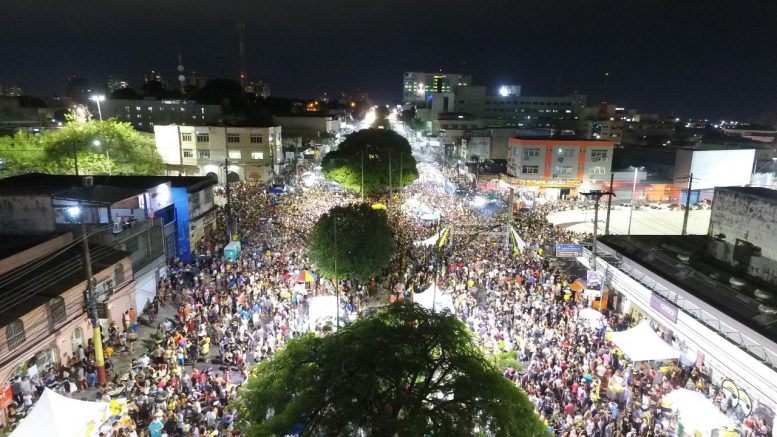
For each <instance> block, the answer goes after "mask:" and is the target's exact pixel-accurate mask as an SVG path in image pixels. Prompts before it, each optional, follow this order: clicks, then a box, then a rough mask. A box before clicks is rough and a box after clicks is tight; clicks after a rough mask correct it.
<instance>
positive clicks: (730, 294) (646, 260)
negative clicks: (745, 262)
mask: <svg viewBox="0 0 777 437" xmlns="http://www.w3.org/2000/svg"><path fill="white" fill-rule="evenodd" d="M709 238H710V237H708V236H706V235H686V236H681V235H632V236H631V238H630V239H629V238H628V237H626V236H620V235H606V236H603V237H601V238H600V241H601V242H602V243H604V244H605V245H607V246H609V247H611V248H613V249H615V250H617V251H618V252H619V253H621V254H623V255H624V256H626V257H628V258H630V259H632V260H634V261H635V262H637V263H639V264H640V265H642V266H644V267H645V268H647V269H649V270H650V271H652V272H653V273H655V274H657V275H658V276H661V277H662V278H664V279H665V280H667V281H669V282H671V283H673V284H675V285H677V286H678V287H680V288H682V289H683V290H685V291H687V292H688V293H690V294H691V295H693V296H695V297H696V298H698V299H701V300H703V301H705V302H707V303H708V304H710V305H712V306H714V307H715V308H717V309H718V310H720V311H721V312H723V313H725V314H727V315H729V316H731V317H732V318H733V319H735V320H737V321H738V322H740V323H742V324H744V325H746V326H748V327H749V328H751V329H752V330H753V331H755V332H757V333H759V334H761V335H763V336H764V337H766V338H768V339H769V340H771V341H773V342H777V317H775V316H773V315H768V314H765V313H763V312H762V311H761V310H760V309H759V306H761V305H767V306H772V307H774V306H777V300H775V297H774V295H775V294H777V290H776V289H775V288H774V287H773V286H771V285H769V284H767V283H765V282H763V281H761V280H759V279H757V278H753V277H750V276H748V275H746V274H745V273H742V272H738V271H737V270H736V269H734V267H732V266H730V265H728V264H725V263H723V262H721V261H720V260H718V259H716V258H715V257H713V256H712V255H711V254H709V253H708V252H707V247H708V244H709V242H710V240H709ZM686 256H687V257H688V258H687V261H684V259H685V257H686ZM605 260H606V261H608V262H613V263H615V264H616V265H617V263H618V260H616V259H613V260H610V259H607V258H606V257H605ZM731 278H737V279H739V280H740V281H742V282H743V283H744V285H742V286H737V287H734V286H732V285H731V283H730V282H729V280H730V279H731ZM756 290H760V292H761V293H764V292H765V293H771V294H772V297H771V298H769V299H763V298H756V297H755V291H756Z"/></svg>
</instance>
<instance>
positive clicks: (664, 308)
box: [650, 293, 678, 323]
mask: <svg viewBox="0 0 777 437" xmlns="http://www.w3.org/2000/svg"><path fill="white" fill-rule="evenodd" d="M650 308H653V309H654V310H656V312H657V313H658V314H661V315H662V316H664V317H665V318H666V319H667V320H669V321H670V322H672V323H677V313H678V310H677V307H676V306H674V305H672V304H671V303H669V302H667V301H666V300H664V299H663V298H661V297H659V296H658V295H656V294H655V293H651V294H650Z"/></svg>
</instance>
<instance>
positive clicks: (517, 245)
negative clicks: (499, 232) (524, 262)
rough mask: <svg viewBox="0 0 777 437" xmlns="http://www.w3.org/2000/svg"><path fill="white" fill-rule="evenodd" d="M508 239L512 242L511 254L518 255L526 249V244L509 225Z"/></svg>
mask: <svg viewBox="0 0 777 437" xmlns="http://www.w3.org/2000/svg"><path fill="white" fill-rule="evenodd" d="M510 237H511V240H512V241H513V254H515V255H518V254H519V253H520V252H522V251H523V249H524V248H526V243H525V242H524V241H523V239H521V236H520V235H518V232H516V230H515V228H514V227H513V226H512V225H510Z"/></svg>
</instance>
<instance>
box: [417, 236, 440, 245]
mask: <svg viewBox="0 0 777 437" xmlns="http://www.w3.org/2000/svg"><path fill="white" fill-rule="evenodd" d="M437 238H439V237H438V236H437V234H434V235H432V236H431V237H429V238H427V239H426V240H419V241H416V242H414V243H413V244H415V245H416V246H433V245H434V244H435V243H437Z"/></svg>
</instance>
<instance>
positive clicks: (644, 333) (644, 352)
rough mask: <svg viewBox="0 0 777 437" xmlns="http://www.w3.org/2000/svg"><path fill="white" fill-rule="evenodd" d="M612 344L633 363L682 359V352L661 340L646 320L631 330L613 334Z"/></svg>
mask: <svg viewBox="0 0 777 437" xmlns="http://www.w3.org/2000/svg"><path fill="white" fill-rule="evenodd" d="M612 342H613V343H615V344H616V345H617V346H618V348H619V349H620V350H621V351H622V352H623V353H624V354H625V355H626V356H627V357H628V358H629V359H630V360H631V361H655V360H673V359H678V358H680V351H678V350H677V349H675V348H673V347H672V346H670V345H669V344H668V343H667V342H665V341H664V340H663V339H661V337H659V336H658V334H656V333H655V331H653V328H651V327H650V325H649V324H648V322H647V321H646V320H643V321H641V322H640V323H639V324H638V325H637V326H635V327H633V328H631V329H627V330H625V331H621V332H613V333H612Z"/></svg>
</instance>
